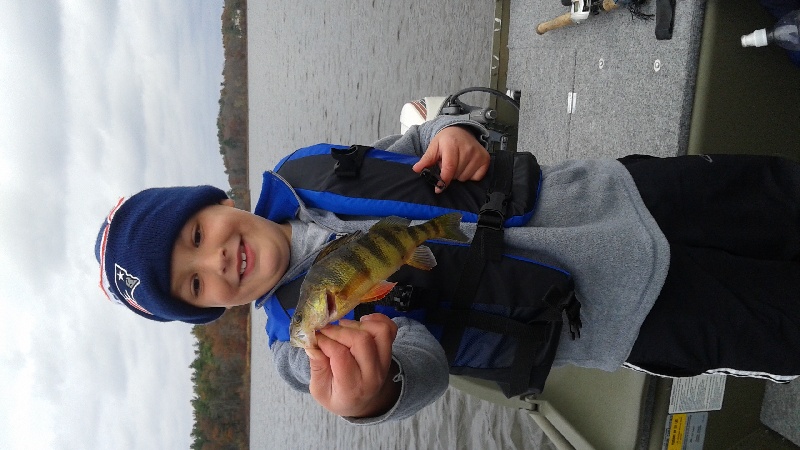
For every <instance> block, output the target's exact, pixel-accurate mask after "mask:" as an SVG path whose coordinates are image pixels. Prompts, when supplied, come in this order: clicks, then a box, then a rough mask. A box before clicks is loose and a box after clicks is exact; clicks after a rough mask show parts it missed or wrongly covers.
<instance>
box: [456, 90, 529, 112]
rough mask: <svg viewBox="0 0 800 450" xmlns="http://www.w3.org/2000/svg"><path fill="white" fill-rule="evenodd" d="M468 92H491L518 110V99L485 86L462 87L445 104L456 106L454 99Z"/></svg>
mask: <svg viewBox="0 0 800 450" xmlns="http://www.w3.org/2000/svg"><path fill="white" fill-rule="evenodd" d="M468 92H486V93H489V94H492V95H496V96H498V97H500V98H502V99H503V100H505V101H507V102H508V103H510V104H511V105H512V106H513V107H514V108H516V109H517V111H519V102H518V101H516V100H514V99H513V98H511V97H509V96H508V95H506V94H505V93H503V92H500V91H498V90H497V89H492V88H487V87H471V88H466V89H462V90H460V91H458V92H456V93H455V94H453V95H451V96H450V99H449V100H448V101H447V106H457V103H456V100H457V99H458V97H460V96H462V95H464V94H466V93H468Z"/></svg>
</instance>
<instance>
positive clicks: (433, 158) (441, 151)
mask: <svg viewBox="0 0 800 450" xmlns="http://www.w3.org/2000/svg"><path fill="white" fill-rule="evenodd" d="M489 162H490V158H489V153H488V152H487V151H486V149H485V148H483V146H482V145H481V143H480V142H478V140H477V139H476V138H475V136H474V135H473V134H472V133H471V132H470V131H468V130H466V129H464V128H461V127H459V126H449V127H447V128H444V129H442V130H440V131H439V132H438V133H436V136H434V137H433V140H431V143H430V145H429V146H428V149H427V150H426V151H425V154H424V155H422V158H421V159H420V160H419V161H417V163H416V164H414V167H413V169H414V172H417V173H419V172H422V169H424V168H426V167H430V166H432V165H434V164H436V163H439V165H440V167H441V173H440V174H439V176H440V177H441V178H442V181H444V183H445V187H447V186H448V185H449V184H450V182H451V181H453V179H456V180H458V181H468V180H474V181H478V180H480V179H482V178H483V177H484V175H486V171H487V170H489ZM443 190H444V189H441V188H438V187H437V188H436V193H437V194H438V193H440V192H442V191H443Z"/></svg>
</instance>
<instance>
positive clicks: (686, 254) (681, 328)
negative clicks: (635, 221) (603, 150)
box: [621, 155, 800, 381]
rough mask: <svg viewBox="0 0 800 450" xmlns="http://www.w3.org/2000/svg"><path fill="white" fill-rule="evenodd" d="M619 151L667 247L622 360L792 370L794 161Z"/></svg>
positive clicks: (798, 352) (798, 331) (798, 201)
mask: <svg viewBox="0 0 800 450" xmlns="http://www.w3.org/2000/svg"><path fill="white" fill-rule="evenodd" d="M621 161H622V162H623V164H625V165H626V168H627V169H628V171H629V172H630V173H631V175H632V176H633V179H634V180H635V182H636V185H637V187H638V189H639V191H640V193H641V196H642V198H643V199H644V202H645V204H646V205H647V208H648V209H649V210H650V212H651V213H652V215H653V217H654V218H655V219H656V222H657V223H658V225H659V227H661V229H662V230H663V232H664V234H665V235H666V237H667V240H668V241H669V243H670V252H671V255H670V267H669V272H668V274H667V278H666V281H665V284H664V287H663V289H662V291H661V293H660V295H659V297H658V299H657V300H656V302H655V305H654V306H653V309H652V310H651V311H650V313H649V314H648V316H647V318H646V319H645V321H644V323H643V324H642V328H641V330H640V332H639V336H638V338H637V340H636V343H635V344H634V347H633V349H632V351H631V353H630V355H629V356H628V361H627V362H628V364H629V365H633V366H635V367H636V368H641V369H644V370H646V371H648V372H652V373H655V374H659V375H667V376H693V375H698V374H701V373H705V372H718V373H729V374H733V375H745V376H761V377H764V378H770V379H773V380H776V381H786V377H781V376H786V375H800V165H798V164H796V163H794V162H791V161H788V160H785V159H781V158H776V157H765V156H725V155H709V156H684V157H676V158H665V159H661V158H637V157H632V158H623V159H622V160H621ZM773 375H778V376H773Z"/></svg>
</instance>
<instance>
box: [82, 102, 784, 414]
mask: <svg viewBox="0 0 800 450" xmlns="http://www.w3.org/2000/svg"><path fill="white" fill-rule="evenodd" d="M487 136H488V133H487V131H486V130H485V129H484V128H483V127H482V126H480V125H479V124H476V123H474V122H468V121H463V120H457V119H453V118H449V117H441V118H438V119H436V120H434V121H431V122H427V123H425V124H423V125H420V126H418V127H412V128H411V129H410V130H409V131H408V132H407V133H406V134H404V135H403V136H402V137H397V136H395V137H390V138H386V139H383V140H381V141H379V142H377V143H376V144H375V145H374V147H375V148H386V149H387V150H388V151H390V152H393V153H397V154H399V155H400V156H396V157H395V156H389V157H386V158H385V159H387V160H393V159H394V160H397V161H405V162H408V161H411V162H412V163H413V172H417V173H418V172H420V171H422V170H423V169H424V168H426V167H431V166H434V165H436V164H439V165H440V167H441V179H442V181H443V184H439V185H438V187H437V188H436V195H434V196H433V197H435V200H437V201H440V202H441V203H443V204H446V203H447V202H449V201H456V200H458V199H454V198H453V195H451V194H452V193H453V192H457V191H458V189H460V188H461V187H470V186H474V185H475V184H476V183H478V180H481V179H485V178H488V177H486V174H487V171H488V170H489V168H490V157H489V155H488V154H487V152H486V151H485V150H484V146H483V145H482V142H485V139H486V138H487ZM403 155H405V156H403ZM326 157H327V156H326ZM328 158H329V157H328ZM325 161H329V163H330V167H331V171H333V163H334V162H335V161H334V160H333V159H329V160H325ZM282 164H283V163H282ZM302 164H306V163H305V162H303V163H302ZM302 164H301V165H299V167H300V169H299V170H300V171H299V174H300V175H299V178H296V179H298V180H299V179H303V176H304V174H305V173H306V172H305V169H304V167H305V166H303V165H302ZM308 164H311V163H310V162H309V163H308ZM325 164H328V163H327V162H326V163H325ZM284 166H285V165H284ZM284 166H282V167H284ZM409 166H411V164H409ZM308 167H310V166H308ZM413 172H411V170H409V173H410V174H412V175H413ZM287 176H288V175H287ZM386 178H387V179H386V181H385V183H383V184H385V186H379V188H382V187H385V188H386V189H387V190H389V191H398V190H400V188H398V187H397V186H399V184H397V183H395V180H394V179H392V178H391V176H390V175H389V174H388V173H387V175H386ZM412 178H415V179H419V180H421V179H420V178H419V177H418V176H416V175H413V177H412ZM515 180H516V178H515ZM420 182H424V181H420ZM345 183H346V181H345ZM517 184H519V183H517ZM448 185H449V186H448ZM428 189H430V191H433V188H431V187H430V186H428ZM515 189H517V191H515V192H521V193H522V194H523V196H524V195H525V193H526V192H527V193H531V192H534V193H537V194H538V198H536V199H535V201H536V203H535V210H533V211H532V217H531V218H530V219H527V221H526V223H523V224H521V226H514V227H508V228H506V229H505V230H504V234H503V236H504V238H503V240H504V250H503V251H504V253H505V254H508V255H511V257H504V258H503V261H504V262H503V264H505V263H506V262H507V260H512V259H513V260H518V261H521V262H520V264H522V267H523V269H524V270H527V269H526V268H528V267H530V268H531V271H532V272H531V274H532V275H531V277H533V276H534V275H533V270H534V268H533V267H534V266H536V269H535V270H540V269H541V270H544V271H545V272H547V273H546V274H544V275H542V277H550V276H552V277H558V276H561V275H559V274H561V273H566V272H569V277H570V278H569V279H570V280H574V296H575V297H576V298H577V300H578V301H579V302H580V319H581V321H582V328H580V330H579V331H580V337H579V338H578V339H574V340H573V339H571V336H570V331H573V332H574V331H576V330H575V329H574V327H573V329H568V328H565V329H564V331H563V333H562V334H563V336H562V338H561V339H560V340H557V339H556V340H555V343H557V347H555V346H554V347H553V351H554V352H555V355H554V356H553V364H554V365H564V364H574V365H578V366H582V367H592V368H599V369H603V370H609V371H612V370H615V369H616V368H618V367H619V366H620V365H623V364H624V365H626V366H627V367H631V368H634V369H639V370H645V371H648V372H650V373H654V374H658V375H663V376H693V375H697V374H701V373H711V372H716V373H720V372H722V373H728V374H735V375H742V376H761V377H766V378H769V379H772V380H773V381H784V382H785V381H789V380H791V379H793V378H795V376H796V375H798V374H800V350H798V349H800V166H798V165H797V164H795V163H793V162H790V161H786V160H782V159H778V158H770V157H755V156H753V157H733V156H718V155H711V156H688V157H678V158H667V159H659V158H648V157H629V158H623V159H622V160H621V161H616V160H593V161H564V162H561V163H558V164H554V165H552V166H548V167H542V169H541V182H540V185H539V186H538V187H537V186H535V185H532V186H522V187H521V189H520V186H515ZM301 191H302V192H301ZM391 194H397V192H394V193H390V194H387V195H391ZM397 195H400V196H401V197H402V196H405V195H406V194H404V193H400V194H397ZM515 195H517V194H515ZM448 196H449V197H448ZM534 197H536V195H535V194H534ZM512 198H513V197H512ZM304 199H306V200H308V202H316V200H315V197H313V196H311V195H310V194H308V193H307V192H305V191H304V190H303V189H297V190H296V189H295V188H294V187H293V186H291V185H290V184H289V183H288V182H287V181H286V179H285V178H284V177H283V176H279V175H276V174H274V173H271V172H268V173H267V174H265V180H264V187H263V190H262V194H261V198H260V200H259V203H258V206H257V207H256V209H255V214H251V213H249V212H245V211H240V210H237V209H235V208H232V207H231V206H232V203H233V202H232V201H230V200H228V199H227V198H226V196H225V194H224V193H223V192H222V191H220V190H218V189H216V188H212V187H208V186H200V187H176V188H161V189H150V190H145V191H142V192H140V193H138V194H136V195H134V196H132V197H131V198H129V199H128V200H127V201H124V202H122V201H121V202H120V203H119V204H118V205H117V206H116V207H115V208H114V210H112V212H111V213H110V214H109V216H108V217H107V220H106V222H104V224H103V226H102V227H101V230H100V233H99V235H98V240H97V244H96V253H97V258H98V261H99V262H100V272H101V287H103V289H104V290H105V292H106V295H107V296H108V297H109V298H112V299H116V300H117V301H118V302H119V303H122V304H123V305H125V306H127V307H128V308H129V309H131V310H132V311H133V312H135V313H136V314H139V315H141V316H143V317H146V318H148V319H152V320H159V321H171V320H180V321H184V322H188V323H195V324H198V323H206V322H210V321H212V320H214V319H216V318H218V317H219V316H220V315H221V314H222V313H223V312H224V310H225V308H226V307H229V306H234V305H242V304H246V303H249V302H252V301H256V306H257V307H260V306H264V309H265V310H266V312H267V315H268V317H269V320H268V322H267V328H268V333H269V334H270V347H271V349H272V351H273V353H274V359H275V362H276V364H277V369H278V372H279V373H280V375H281V376H282V377H283V378H284V380H286V381H287V383H288V384H289V385H290V386H291V387H293V388H294V389H297V390H300V391H304V392H310V393H311V394H312V396H313V397H314V398H315V399H316V400H317V401H318V402H319V403H320V404H321V405H322V406H324V407H325V408H327V409H328V410H330V411H332V412H333V413H335V414H338V415H341V416H343V417H345V418H346V419H347V420H349V421H351V422H353V423H360V424H370V423H378V422H382V421H385V420H396V419H402V418H405V417H408V416H410V415H412V414H414V413H415V412H416V411H418V410H419V409H421V408H422V407H424V406H426V405H427V404H429V403H431V402H432V401H433V400H435V399H436V398H437V397H438V396H440V395H441V394H442V393H443V392H444V390H445V388H446V387H447V384H448V370H453V369H450V366H451V365H454V364H455V363H454V362H453V356H452V355H449V354H446V352H445V350H444V349H443V345H444V344H440V341H439V340H437V339H441V338H442V336H441V335H436V336H435V335H434V334H433V333H432V332H431V331H433V332H434V333H436V328H435V327H426V326H425V325H423V324H422V323H420V322H419V321H417V320H415V319H412V318H409V317H401V316H398V317H394V318H392V319H390V318H389V317H387V316H386V315H383V314H368V315H364V316H363V317H361V318H360V320H342V321H340V322H339V325H338V326H328V327H326V328H324V329H322V330H320V332H319V333H318V345H319V349H310V350H306V351H304V350H302V349H299V348H295V347H292V346H290V345H289V343H288V342H287V340H288V339H287V338H286V330H285V329H284V330H280V329H276V328H275V327H279V326H280V325H279V324H280V323H282V322H285V319H286V317H285V316H288V315H290V314H291V311H292V308H291V306H286V305H284V304H282V303H280V302H279V301H277V300H275V299H276V298H277V297H276V296H273V294H276V293H278V294H276V295H277V296H285V295H284V294H285V293H286V292H288V293H289V294H287V295H291V292H290V291H291V289H292V288H291V286H293V285H295V284H296V283H297V281H298V280H302V275H303V274H304V273H305V271H306V270H307V269H308V268H309V267H310V265H311V264H312V262H313V260H314V258H315V256H316V254H317V253H318V252H319V250H320V249H321V248H322V247H324V246H325V245H326V244H327V243H328V242H329V241H330V240H331V239H333V238H335V237H338V236H339V235H341V234H343V233H351V232H354V231H357V230H367V229H369V227H370V226H371V225H372V224H374V223H375V222H376V220H377V219H378V218H379V217H377V216H386V215H392V214H394V215H401V216H402V215H404V214H403V211H405V210H404V209H403V208H405V206H404V205H401V204H400V202H394V203H392V202H389V203H387V204H388V205H389V206H388V207H383V208H384V209H381V210H380V214H373V216H376V217H364V215H363V214H362V213H359V212H358V211H349V210H347V211H338V214H337V213H333V212H331V211H328V210H325V209H322V208H320V207H311V206H309V205H308V204H307V202H306V201H305V200H304ZM314 204H317V203H314ZM348 205H349V203H348ZM382 205H384V204H383V203H382ZM386 208H388V210H387V209H386ZM395 209H396V210H397V211H395ZM462 230H463V231H464V232H465V234H467V235H468V236H470V237H472V236H473V235H474V234H475V233H476V225H475V224H474V223H462ZM448 251H449V250H448ZM437 259H440V257H439V254H437ZM457 259H458V258H457ZM531 261H533V262H531ZM492 264H493V263H491V262H489V263H487V271H488V272H485V273H488V274H490V275H484V276H483V277H484V279H485V278H487V277H489V276H491V277H495V279H494V280H493V281H492V282H491V283H489V282H487V283H488V284H490V286H489V289H490V291H491V293H490V294H489V297H492V298H491V299H490V300H491V301H495V302H497V303H498V304H502V305H505V304H506V303H508V302H509V301H516V300H517V299H516V298H512V299H508V298H505V297H525V295H520V293H522V292H525V291H524V290H522V291H520V290H519V289H517V291H513V289H514V288H515V286H517V285H520V286H522V283H524V281H523V279H526V278H529V277H528V276H527V275H526V272H522V275H519V273H518V272H514V273H511V272H508V273H505V269H503V270H500V271H492V270H493V269H492ZM498 264H500V263H498ZM525 264H528V265H525ZM461 267H462V264H460V260H459V264H452V263H450V262H449V260H447V259H445V258H442V259H441V260H440V261H439V266H437V269H442V272H439V274H445V273H446V271H452V272H455V273H458V272H459V271H460V270H461ZM504 267H505V266H504ZM515 267H516V266H515ZM542 268H543V269H542ZM551 269H552V270H551ZM411 270H415V269H411ZM515 270H516V269H515ZM537 273H538V272H537ZM536 277H539V275H536ZM455 279H457V278H455ZM537 279H538V278H537ZM570 282H571V281H570ZM443 283H444V281H443ZM554 286H555V285H554ZM501 288H502V289H501ZM504 289H512V290H511V291H504ZM520 289H527V287H523V288H520ZM500 292H517V293H516V294H513V295H512V294H510V295H505V294H499V293H500ZM551 292H552V289H551V291H548V294H547V295H548V296H549V295H550V293H551ZM294 301H295V302H296V295H295V300H294ZM523 301H525V300H523ZM504 302H505V303H504ZM483 308H484V312H488V313H492V311H495V310H497V308H494V307H493V306H492V305H483ZM412 312H413V311H412ZM574 312H575V311H573V313H574ZM411 315H412V316H413V314H411ZM558 317H559V318H560V314H559V316H558ZM418 318H419V317H418ZM424 320H427V319H424ZM431 320H432V319H431ZM429 325H430V324H429ZM271 326H272V327H273V328H272V331H270V327H271ZM468 334H469V333H467V332H465V334H464V336H468ZM490 335H491V333H487V334H483V335H481V338H480V339H473V338H474V337H475V335H469V338H465V339H464V341H463V342H460V344H459V345H461V344H463V345H461V346H460V347H459V346H456V348H457V349H459V353H458V359H464V358H466V359H469V358H472V359H469V361H470V363H475V364H479V365H480V364H483V365H491V364H494V363H495V362H497V361H500V360H503V361H505V362H503V364H505V367H506V368H508V367H514V366H513V364H512V363H509V362H508V361H510V360H514V361H516V359H515V358H518V357H519V358H524V357H525V356H526V355H524V354H522V355H520V354H515V353H514V351H511V354H509V352H508V351H506V350H507V349H505V348H504V346H505V343H506V342H508V341H505V340H503V339H505V337H504V336H501V335H494V336H493V337H492V336H490ZM487 336H488V337H487ZM493 339H494V340H493ZM498 342H499V344H498ZM522 345H523V344H519V345H518V346H517V347H516V348H517V349H519V348H523V347H522ZM445 346H446V345H445ZM524 348H527V347H524ZM519 353H524V352H519ZM509 358H510V359H509ZM503 364H500V365H503ZM534 364H535V363H534ZM542 365H543V366H544V367H543V369H544V370H545V376H546V371H547V370H549V368H550V364H549V363H548V362H547V358H545V359H544V363H542ZM492 370H494V369H492ZM508 372H509V371H508V370H505V371H503V370H502V368H501V369H497V370H496V371H495V372H491V373H492V375H491V376H490V377H489V378H493V377H496V378H497V379H498V380H501V379H502V381H507V378H503V377H513V376H514V374H510V375H509V374H508ZM525 376H526V377H527V374H525ZM531 379H533V375H531Z"/></svg>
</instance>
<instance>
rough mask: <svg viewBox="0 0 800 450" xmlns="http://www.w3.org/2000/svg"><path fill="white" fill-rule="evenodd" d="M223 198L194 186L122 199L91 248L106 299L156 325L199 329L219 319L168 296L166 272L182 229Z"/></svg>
mask: <svg viewBox="0 0 800 450" xmlns="http://www.w3.org/2000/svg"><path fill="white" fill-rule="evenodd" d="M226 198H228V197H227V196H226V195H225V192H223V191H222V190H220V189H217V188H215V187H213V186H195V187H167V188H153V189H146V190H144V191H141V192H139V193H137V194H135V195H133V196H131V197H130V198H128V199H127V200H125V199H120V200H119V202H118V203H117V204H116V206H114V208H113V209H112V210H111V212H110V213H109V214H108V217H106V220H105V221H104V222H103V224H102V225H101V226H100V233H98V235H97V242H96V243H95V256H96V257H97V261H98V262H99V263H100V287H101V288H102V289H103V292H105V294H106V297H108V298H109V300H113V301H116V302H117V303H120V304H123V305H125V306H127V307H128V308H129V309H130V310H131V311H133V312H135V313H136V314H139V315H140V316H142V317H146V318H148V319H151V320H156V321H159V322H170V321H173V320H179V321H181V322H187V323H192V324H201V323H208V322H211V321H212V320H215V319H217V318H219V317H220V316H221V315H222V313H224V312H225V308H219V307H217V308H198V307H196V306H192V305H190V304H188V303H186V302H184V301H182V300H180V299H178V298H175V297H173V296H172V294H171V293H170V266H171V260H172V248H173V247H174V245H175V239H176V238H177V237H178V234H179V233H180V231H181V228H183V225H184V224H186V222H187V221H188V220H189V218H191V217H192V216H193V215H194V214H195V213H197V212H198V211H200V210H201V209H203V208H205V207H206V206H209V205H215V204H218V203H219V202H220V201H222V200H224V199H226Z"/></svg>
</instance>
